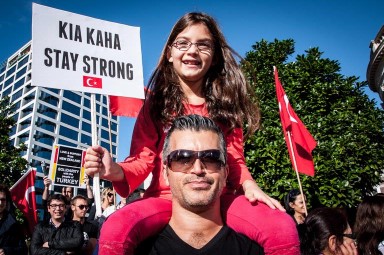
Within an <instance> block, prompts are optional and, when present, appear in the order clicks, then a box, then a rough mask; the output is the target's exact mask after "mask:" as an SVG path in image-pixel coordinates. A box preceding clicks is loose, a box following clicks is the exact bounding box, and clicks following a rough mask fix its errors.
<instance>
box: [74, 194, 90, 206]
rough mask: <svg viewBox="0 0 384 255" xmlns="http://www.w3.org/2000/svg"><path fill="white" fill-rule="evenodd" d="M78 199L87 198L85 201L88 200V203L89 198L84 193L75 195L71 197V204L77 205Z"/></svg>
mask: <svg viewBox="0 0 384 255" xmlns="http://www.w3.org/2000/svg"><path fill="white" fill-rule="evenodd" d="M77 199H82V200H85V201H87V203H88V199H87V198H86V197H85V196H83V195H77V196H75V197H73V198H72V199H71V205H75V203H76V200H77Z"/></svg>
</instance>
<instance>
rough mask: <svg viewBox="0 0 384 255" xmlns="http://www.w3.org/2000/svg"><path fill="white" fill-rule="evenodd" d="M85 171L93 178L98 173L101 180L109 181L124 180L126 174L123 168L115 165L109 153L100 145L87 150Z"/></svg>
mask: <svg viewBox="0 0 384 255" xmlns="http://www.w3.org/2000/svg"><path fill="white" fill-rule="evenodd" d="M84 169H85V173H86V174H87V175H89V176H92V177H93V176H94V175H95V174H96V173H98V174H99V176H100V178H101V179H105V180H108V181H122V180H124V173H123V170H122V169H121V167H120V166H119V165H118V164H116V163H114V162H113V161H112V157H111V155H110V154H109V152H108V151H107V150H106V149H105V148H103V147H101V146H99V145H95V146H92V147H89V148H88V149H87V154H86V155H85V163H84Z"/></svg>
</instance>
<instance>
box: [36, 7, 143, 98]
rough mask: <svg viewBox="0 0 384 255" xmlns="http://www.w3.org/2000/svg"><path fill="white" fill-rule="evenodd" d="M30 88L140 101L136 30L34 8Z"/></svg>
mask: <svg viewBox="0 0 384 255" xmlns="http://www.w3.org/2000/svg"><path fill="white" fill-rule="evenodd" d="M32 85H35V86H42V87H49V88H57V89H68V90H74V91H82V92H90V93H96V94H104V95H115V96H126V97H135V98H144V82H143V66H142V56H141V45H140V28H139V27H132V26H127V25H123V24H118V23H113V22H108V21H104V20H100V19H95V18H90V17H87V16H83V15H79V14H75V13H71V12H66V11H62V10H58V9H54V8H50V7H46V6H43V5H39V4H35V3H33V11H32Z"/></svg>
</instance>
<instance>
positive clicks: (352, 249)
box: [299, 207, 358, 255]
mask: <svg viewBox="0 0 384 255" xmlns="http://www.w3.org/2000/svg"><path fill="white" fill-rule="evenodd" d="M299 229H300V231H299V233H300V250H301V255H358V253H357V248H356V245H355V242H354V239H353V234H352V230H351V228H350V226H349V224H348V221H347V217H346V216H345V214H344V213H342V212H341V210H340V209H336V208H328V207H323V208H317V209H314V210H312V211H311V212H310V213H309V214H308V217H307V218H306V219H305V221H304V223H303V224H301V225H300V226H299Z"/></svg>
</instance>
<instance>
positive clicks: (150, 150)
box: [0, 12, 384, 255]
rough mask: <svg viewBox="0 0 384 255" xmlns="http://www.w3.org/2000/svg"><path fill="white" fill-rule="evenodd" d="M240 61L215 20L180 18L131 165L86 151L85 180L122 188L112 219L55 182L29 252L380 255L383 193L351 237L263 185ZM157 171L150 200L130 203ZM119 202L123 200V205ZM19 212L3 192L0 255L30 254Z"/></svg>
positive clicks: (301, 200) (336, 213) (332, 212)
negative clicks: (251, 163)
mask: <svg viewBox="0 0 384 255" xmlns="http://www.w3.org/2000/svg"><path fill="white" fill-rule="evenodd" d="M236 56H238V55H237V54H236V52H234V51H233V50H232V49H231V47H230V46H229V45H228V43H227V41H226V39H225V37H224V35H223V34H222V32H221V30H220V28H219V26H218V24H217V22H216V21H215V20H214V19H213V18H212V17H211V16H209V15H207V14H204V13H197V12H193V13H187V14H185V15H184V16H183V17H182V18H181V19H180V20H179V21H177V23H176V24H175V25H174V27H173V28H172V31H171V33H170V35H169V38H168V40H167V42H166V44H165V46H164V49H163V51H162V54H161V57H160V60H159V62H158V66H157V67H156V69H155V71H154V72H153V74H152V76H151V77H150V80H149V90H148V91H149V92H147V94H146V99H145V103H144V105H143V108H142V110H141V111H140V113H139V116H138V118H137V121H136V124H135V128H134V132H133V136H132V144H131V152H130V156H129V157H127V158H126V160H125V161H124V162H119V163H115V162H113V161H112V158H111V155H110V153H109V152H108V151H107V150H106V149H105V148H103V147H101V146H98V145H95V146H92V147H90V148H88V149H87V153H86V156H85V163H84V168H85V171H86V174H87V175H88V176H90V177H92V176H94V174H96V173H97V174H99V176H100V178H102V179H105V180H108V181H110V182H112V185H113V186H112V187H106V188H104V189H103V191H102V193H101V194H100V195H101V201H102V203H101V209H102V213H103V215H102V217H99V218H98V217H97V216H96V215H95V211H96V208H95V205H94V203H93V201H94V194H93V193H92V189H91V187H90V185H89V180H87V184H86V188H87V197H84V196H80V195H77V196H74V192H73V188H71V187H64V188H63V192H62V194H49V186H50V185H51V181H50V180H49V179H48V178H44V191H43V194H42V198H43V207H44V209H45V213H44V220H43V221H42V222H40V223H39V224H38V225H37V226H36V227H35V230H34V232H33V234H32V238H31V241H30V244H29V250H30V254H31V255H36V254H101V255H113V254H128V255H135V254H140V255H142V254H150V255H154V254H187V255H188V254H191V255H194V254H224V255H225V254H231V255H236V254H268V255H274V254H279V255H280V254H284V255H290V254H292V255H297V254H300V253H301V254H304V255H305V254H312V255H320V254H323V255H330V254H337V255H339V254H340V255H357V254H359V255H366V254H374V255H377V254H381V252H380V250H382V249H383V243H382V241H383V240H384V236H383V233H384V223H383V222H384V220H383V207H384V202H383V201H382V200H383V197H382V196H380V195H376V196H372V197H369V198H366V199H365V200H364V201H362V204H361V205H360V206H359V207H358V212H357V218H356V224H355V226H354V227H353V228H351V226H349V224H348V221H347V218H346V216H345V214H343V213H342V212H341V211H340V210H338V209H333V208H318V209H313V210H311V211H309V213H307V210H306V208H305V199H306V198H305V196H304V195H303V194H301V193H300V192H298V191H297V190H292V191H289V192H288V194H287V195H286V197H285V201H284V205H281V204H280V203H279V202H278V201H277V200H276V199H274V198H272V197H270V196H268V195H267V194H265V193H264V192H263V191H262V189H260V187H259V186H258V185H257V183H256V182H255V181H254V179H253V178H252V176H251V174H250V172H249V170H248V168H247V166H246V163H245V158H244V153H243V149H244V148H243V143H244V138H243V124H244V123H246V124H247V125H246V129H247V135H249V134H252V133H253V132H254V131H255V130H256V129H257V128H258V126H259V122H260V114H259V111H260V110H259V108H258V106H257V105H256V104H254V102H253V100H252V98H251V97H250V95H252V93H253V92H252V90H251V89H250V87H249V84H248V81H247V80H246V78H245V77H244V75H243V74H242V71H241V69H240V67H239V65H238V63H237V61H236V59H235V57H236ZM150 173H152V182H151V184H150V186H149V187H148V189H147V190H146V191H145V193H144V195H143V197H142V198H141V196H142V195H139V197H140V199H136V200H135V201H133V202H131V201H127V200H126V199H125V198H128V196H129V195H130V194H132V193H133V191H134V190H139V185H140V184H141V183H142V182H143V181H144V180H145V178H146V177H147V176H148V175H149V174H150ZM116 193H118V194H119V195H120V196H121V197H123V198H124V199H123V200H122V201H121V203H120V205H119V206H117V204H116V200H115V197H116ZM138 193H139V194H142V193H140V192H138ZM97 195H98V194H97ZM10 203H11V201H10V196H9V191H8V189H7V188H6V187H2V186H0V255H2V254H26V253H27V251H28V249H27V246H26V243H25V240H24V237H23V236H22V235H20V233H21V232H20V231H18V224H17V222H16V220H15V219H14V216H13V215H11V214H10V213H9V208H8V207H9V205H10ZM284 207H285V209H284ZM117 208H119V209H118V210H117ZM307 214H308V215H307ZM367 218H369V219H370V220H367ZM100 219H102V220H100ZM352 229H353V230H354V231H352Z"/></svg>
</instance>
